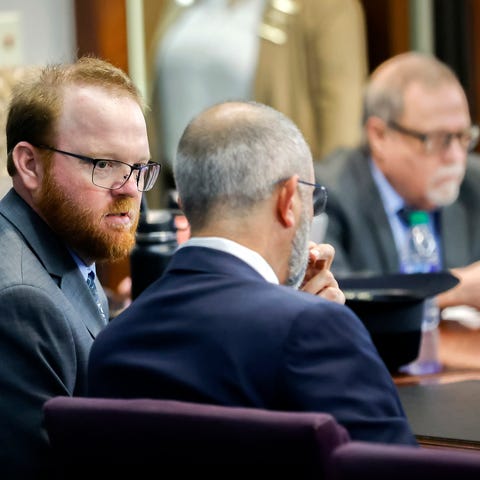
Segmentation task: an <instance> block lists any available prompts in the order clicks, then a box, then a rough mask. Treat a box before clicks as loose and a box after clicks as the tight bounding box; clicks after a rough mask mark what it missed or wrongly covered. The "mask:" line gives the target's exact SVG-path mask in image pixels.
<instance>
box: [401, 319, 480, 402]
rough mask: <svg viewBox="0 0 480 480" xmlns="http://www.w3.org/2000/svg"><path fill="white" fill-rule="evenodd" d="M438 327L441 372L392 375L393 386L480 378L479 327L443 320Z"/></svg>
mask: <svg viewBox="0 0 480 480" xmlns="http://www.w3.org/2000/svg"><path fill="white" fill-rule="evenodd" d="M439 330H440V361H441V362H442V371H441V372H439V373H436V374H433V375H419V376H412V375H404V374H400V373H398V374H395V375H394V376H393V379H394V381H395V383H396V384H397V385H412V384H431V383H447V382H458V381H461V380H471V379H479V380H480V329H476V330H473V329H470V328H467V327H465V326H463V325H462V324H460V323H459V322H455V321H445V320H444V321H442V322H441V323H440V328H439ZM479 408H480V399H479Z"/></svg>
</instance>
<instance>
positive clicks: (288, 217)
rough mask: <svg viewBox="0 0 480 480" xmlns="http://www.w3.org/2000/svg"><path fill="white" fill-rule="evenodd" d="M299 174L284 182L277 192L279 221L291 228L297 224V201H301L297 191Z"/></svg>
mask: <svg viewBox="0 0 480 480" xmlns="http://www.w3.org/2000/svg"><path fill="white" fill-rule="evenodd" d="M297 181H298V176H297V175H294V176H293V177H290V178H289V179H288V180H285V181H284V182H282V183H281V184H280V186H279V191H278V194H277V213H278V218H279V221H280V222H281V223H282V224H283V225H285V227H287V228H290V227H292V226H293V225H295V222H296V215H295V212H296V209H298V205H297V202H298V201H299V197H298V195H297V196H296V195H295V194H296V192H297Z"/></svg>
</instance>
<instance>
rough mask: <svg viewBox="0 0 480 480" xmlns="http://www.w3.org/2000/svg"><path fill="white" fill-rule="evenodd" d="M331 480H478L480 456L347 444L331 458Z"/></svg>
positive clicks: (356, 442) (376, 445)
mask: <svg viewBox="0 0 480 480" xmlns="http://www.w3.org/2000/svg"><path fill="white" fill-rule="evenodd" d="M329 478H330V479H331V480H354V479H355V480H358V479H360V478H362V479H363V478H365V479H368V480H384V479H388V480H429V479H434V480H447V479H448V480H451V479H455V480H478V479H480V452H478V453H476V452H474V451H461V450H453V449H451V450H447V449H444V448H442V449H438V448H436V449H435V448H425V447H420V448H416V447H409V446H405V445H385V444H378V443H367V442H358V441H354V442H349V443H348V444H345V445H341V446H339V447H338V448H337V449H336V450H335V451H334V452H333V453H332V456H331V468H330V469H329Z"/></svg>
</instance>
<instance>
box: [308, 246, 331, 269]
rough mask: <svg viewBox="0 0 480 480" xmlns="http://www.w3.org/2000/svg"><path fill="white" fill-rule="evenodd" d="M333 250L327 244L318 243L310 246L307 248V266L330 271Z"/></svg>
mask: <svg viewBox="0 0 480 480" xmlns="http://www.w3.org/2000/svg"><path fill="white" fill-rule="evenodd" d="M334 256H335V249H334V248H333V246H332V245H330V244H329V243H319V244H314V245H311V246H310V248H309V264H310V265H313V266H315V268H318V269H321V268H324V269H326V270H330V267H331V266H332V262H333V258H334Z"/></svg>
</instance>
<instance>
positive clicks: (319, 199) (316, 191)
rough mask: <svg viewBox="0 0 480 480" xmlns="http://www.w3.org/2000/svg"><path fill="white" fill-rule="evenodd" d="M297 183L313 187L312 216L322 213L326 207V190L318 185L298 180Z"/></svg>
mask: <svg viewBox="0 0 480 480" xmlns="http://www.w3.org/2000/svg"><path fill="white" fill-rule="evenodd" d="M298 183H301V184H302V185H308V186H309V187H313V216H314V217H316V216H317V215H320V214H321V213H323V212H324V211H325V207H326V206H327V198H328V195H327V189H326V188H325V187H324V186H323V185H320V184H319V183H311V182H306V181H305V180H298Z"/></svg>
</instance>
